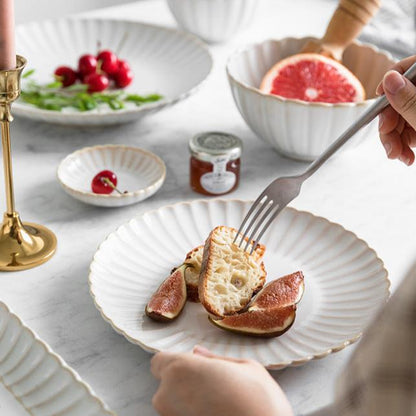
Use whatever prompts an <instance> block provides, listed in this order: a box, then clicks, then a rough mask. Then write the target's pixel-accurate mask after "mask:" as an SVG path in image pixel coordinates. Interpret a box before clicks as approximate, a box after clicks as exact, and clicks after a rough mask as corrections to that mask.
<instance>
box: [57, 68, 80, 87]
mask: <svg viewBox="0 0 416 416" xmlns="http://www.w3.org/2000/svg"><path fill="white" fill-rule="evenodd" d="M54 74H55V78H56V79H57V80H58V81H60V82H62V86H63V87H69V86H70V85H72V84H75V81H76V80H77V73H76V72H75V71H74V70H73V69H72V68H70V67H68V66H60V67H58V68H56V69H55V72H54Z"/></svg>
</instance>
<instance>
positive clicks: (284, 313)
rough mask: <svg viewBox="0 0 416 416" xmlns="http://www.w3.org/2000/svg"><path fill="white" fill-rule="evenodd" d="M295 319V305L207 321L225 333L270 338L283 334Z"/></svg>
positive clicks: (211, 318) (210, 318)
mask: <svg viewBox="0 0 416 416" xmlns="http://www.w3.org/2000/svg"><path fill="white" fill-rule="evenodd" d="M295 317H296V305H290V306H286V307H284V308H274V309H264V310H253V311H250V310H248V311H247V312H242V313H239V314H236V315H231V316H227V317H225V318H224V319H218V320H216V319H215V318H213V317H211V316H210V317H209V320H210V321H211V322H212V323H213V324H214V325H216V326H218V327H219V328H221V329H225V330H227V331H231V332H235V333H238V334H244V335H250V336H253V337H262V338H272V337H278V336H280V335H282V334H284V333H285V332H286V331H287V330H288V329H289V328H290V327H291V326H292V324H293V322H294V321H295Z"/></svg>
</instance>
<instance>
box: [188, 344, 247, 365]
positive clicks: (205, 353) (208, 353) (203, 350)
mask: <svg viewBox="0 0 416 416" xmlns="http://www.w3.org/2000/svg"><path fill="white" fill-rule="evenodd" d="M193 353H194V354H195V355H201V356H203V357H207V358H216V359H218V360H223V361H230V362H233V363H246V362H247V360H242V359H239V358H232V357H224V356H222V355H217V354H214V353H213V352H211V351H210V350H208V349H206V348H205V347H201V346H200V345H195V347H194V349H193Z"/></svg>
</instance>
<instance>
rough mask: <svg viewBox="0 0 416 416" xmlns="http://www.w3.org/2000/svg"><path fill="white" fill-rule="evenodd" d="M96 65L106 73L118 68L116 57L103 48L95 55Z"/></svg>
mask: <svg viewBox="0 0 416 416" xmlns="http://www.w3.org/2000/svg"><path fill="white" fill-rule="evenodd" d="M97 61H98V66H99V67H100V68H101V69H102V70H103V71H104V72H105V73H106V74H108V75H112V74H114V73H116V72H117V70H118V59H117V56H116V54H115V53H113V52H111V51H109V50H104V51H101V52H100V53H99V54H98V55H97Z"/></svg>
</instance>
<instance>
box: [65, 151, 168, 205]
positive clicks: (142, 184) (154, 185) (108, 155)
mask: <svg viewBox="0 0 416 416" xmlns="http://www.w3.org/2000/svg"><path fill="white" fill-rule="evenodd" d="M103 170H111V171H112V172H114V173H115V174H116V175H117V179H118V183H117V188H118V189H119V190H120V191H121V192H124V191H126V192H125V193H121V194H119V193H118V192H116V191H113V192H112V193H111V194H97V193H94V192H93V191H92V189H91V181H92V179H93V178H94V176H95V175H96V174H97V173H99V172H101V171H103ZM57 177H58V181H59V183H60V184H61V186H62V188H63V189H64V191H65V192H66V193H67V194H69V195H71V196H72V197H74V198H76V199H78V200H80V201H82V202H85V203H87V204H92V205H97V206H103V207H121V206H125V205H131V204H135V203H137V202H140V201H143V200H144V199H146V198H149V197H150V196H152V195H153V194H154V193H156V192H157V191H158V190H159V189H160V187H161V186H162V184H163V182H164V180H165V177H166V167H165V163H164V162H163V160H162V159H161V158H160V157H159V156H156V155H155V154H154V153H151V152H149V151H147V150H144V149H141V148H139V147H133V146H124V145H112V144H108V145H100V146H93V147H85V148H83V149H80V150H77V151H76V152H74V153H71V154H70V155H68V156H67V157H66V158H65V159H63V160H62V162H61V163H60V165H59V167H58V171H57Z"/></svg>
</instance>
